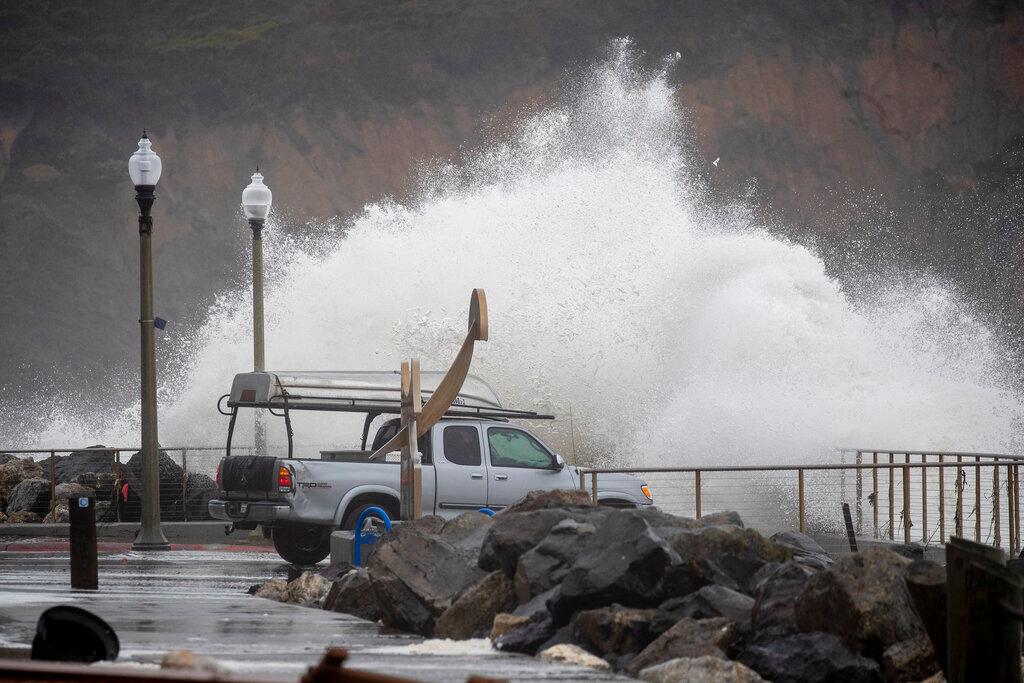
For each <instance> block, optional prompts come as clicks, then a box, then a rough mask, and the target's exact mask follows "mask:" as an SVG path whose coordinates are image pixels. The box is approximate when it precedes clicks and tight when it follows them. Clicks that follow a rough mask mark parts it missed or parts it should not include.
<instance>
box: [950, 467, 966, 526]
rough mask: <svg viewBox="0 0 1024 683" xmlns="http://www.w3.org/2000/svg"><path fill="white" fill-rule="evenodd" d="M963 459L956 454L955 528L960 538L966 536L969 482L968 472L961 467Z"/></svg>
mask: <svg viewBox="0 0 1024 683" xmlns="http://www.w3.org/2000/svg"><path fill="white" fill-rule="evenodd" d="M963 461H964V459H963V456H959V455H958V456H956V464H957V468H956V516H955V517H954V518H953V530H954V535H956V536H957V537H958V538H963V536H964V484H965V483H966V482H967V472H965V471H964V469H963V468H962V467H960V464H961V463H963Z"/></svg>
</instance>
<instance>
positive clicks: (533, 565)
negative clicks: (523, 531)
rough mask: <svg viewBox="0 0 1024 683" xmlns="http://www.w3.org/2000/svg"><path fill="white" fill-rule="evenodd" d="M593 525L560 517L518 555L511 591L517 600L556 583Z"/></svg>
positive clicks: (594, 529)
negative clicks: (513, 587) (535, 541)
mask: <svg viewBox="0 0 1024 683" xmlns="http://www.w3.org/2000/svg"><path fill="white" fill-rule="evenodd" d="M595 531H596V527H595V526H594V525H593V524H591V523H589V522H577V521H576V520H574V519H563V520H562V521H561V522H559V523H558V524H556V525H555V526H554V527H553V528H552V529H551V532H550V533H549V534H548V535H547V536H545V537H544V540H542V541H541V542H540V543H539V544H537V545H536V546H534V547H533V548H531V549H530V550H528V551H526V552H525V553H523V554H522V555H521V556H520V557H519V563H518V564H517V565H516V574H515V591H516V599H517V600H518V601H519V602H520V603H526V602H529V601H530V600H531V599H532V598H533V597H534V596H536V595H540V594H541V593H544V592H547V591H549V590H551V589H552V588H554V587H555V586H557V585H558V584H560V583H561V582H562V579H564V578H565V575H566V574H567V573H568V571H569V569H570V567H572V565H573V562H574V561H575V560H576V556H577V555H578V554H579V552H580V551H581V550H582V549H583V548H584V547H585V546H586V545H587V543H588V542H589V540H590V537H591V536H592V535H593V534H594V532H595Z"/></svg>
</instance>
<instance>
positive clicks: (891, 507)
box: [889, 453, 896, 541]
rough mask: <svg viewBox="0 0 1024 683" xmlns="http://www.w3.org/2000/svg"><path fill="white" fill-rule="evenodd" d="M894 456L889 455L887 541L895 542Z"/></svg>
mask: <svg viewBox="0 0 1024 683" xmlns="http://www.w3.org/2000/svg"><path fill="white" fill-rule="evenodd" d="M894 461H895V455H894V454H893V453H890V454H889V540H890V541H895V540H896V484H895V481H894V480H893V475H894V474H895V471H894V469H893V466H892V465H893V462H894Z"/></svg>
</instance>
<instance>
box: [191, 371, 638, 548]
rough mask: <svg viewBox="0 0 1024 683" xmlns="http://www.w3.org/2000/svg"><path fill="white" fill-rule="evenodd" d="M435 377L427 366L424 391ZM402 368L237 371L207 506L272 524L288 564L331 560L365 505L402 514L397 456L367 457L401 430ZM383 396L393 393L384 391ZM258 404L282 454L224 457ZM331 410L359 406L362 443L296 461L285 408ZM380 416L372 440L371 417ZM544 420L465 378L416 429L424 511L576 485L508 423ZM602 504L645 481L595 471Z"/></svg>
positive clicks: (553, 458)
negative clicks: (245, 411) (278, 425)
mask: <svg viewBox="0 0 1024 683" xmlns="http://www.w3.org/2000/svg"><path fill="white" fill-rule="evenodd" d="M439 380H440V373H422V384H423V393H424V394H429V393H430V392H431V390H432V388H433V386H436V382H437V381H439ZM398 387H399V377H398V374H397V373H385V372H381V373H354V372H344V373H340V372H339V373H324V372H317V373H243V374H240V375H237V376H236V377H235V380H234V383H233V385H232V389H231V394H228V395H226V396H225V397H222V401H223V399H224V398H227V408H228V410H226V411H225V410H223V409H222V412H224V413H226V414H227V415H229V416H230V417H231V424H230V426H229V429H228V446H227V452H228V457H225V458H224V459H223V460H222V461H221V463H220V466H219V467H218V474H217V483H218V485H219V488H220V489H221V493H220V495H219V496H218V497H217V498H216V499H214V500H212V501H210V503H209V510H210V514H211V515H212V516H213V517H214V518H216V519H222V520H226V521H230V522H232V523H233V525H234V527H235V528H238V529H253V528H256V526H257V525H262V526H264V528H268V527H269V529H270V534H271V536H272V538H273V540H274V547H275V548H276V549H277V552H278V553H279V554H280V555H281V557H282V558H284V559H285V560H287V561H288V562H292V563H295V564H300V565H304V564H312V563H316V562H319V561H320V560H322V559H323V558H324V557H326V556H327V554H328V552H329V549H330V534H331V532H332V531H333V530H335V529H338V528H342V529H352V528H353V527H354V526H355V523H356V519H357V518H358V517H359V515H360V514H361V513H362V512H363V511H364V510H366V509H367V508H369V507H372V506H377V507H381V508H383V509H384V510H385V511H386V512H387V513H388V515H389V516H390V517H391V518H392V519H397V518H398V514H399V464H398V460H397V458H396V457H393V456H389V457H388V459H383V460H381V459H378V460H373V461H371V460H369V459H368V457H369V455H370V454H371V453H372V452H373V451H375V450H376V449H377V448H379V447H380V446H382V445H383V444H385V443H387V441H388V440H389V439H390V438H391V437H392V436H394V435H395V433H396V432H397V430H398V428H399V420H398V418H394V417H392V418H390V419H389V418H388V416H389V415H394V414H395V413H397V412H398V411H399V409H400V406H399V404H398V400H397V398H396V397H395V396H396V394H397V392H398ZM389 394H390V396H389ZM244 407H252V408H262V409H265V410H268V411H269V412H271V413H272V414H274V415H276V416H278V417H281V418H284V421H285V426H286V433H287V435H288V450H289V453H288V455H287V456H283V457H277V456H271V455H267V456H247V455H236V456H232V455H231V454H230V453H231V437H232V434H233V431H234V423H235V419H236V417H237V415H238V409H239V408H244ZM294 410H333V411H341V412H361V413H365V414H366V418H365V421H364V425H363V434H362V441H361V443H360V448H359V449H357V450H324V451H321V453H320V458H318V459H307V458H293V457H290V456H291V451H292V445H291V443H292V438H291V435H292V429H291V421H290V413H291V411H294ZM381 417H383V418H384V421H383V424H380V426H379V427H378V429H377V431H376V435H375V436H374V438H373V440H372V442H370V443H369V447H367V446H368V443H367V440H368V435H369V431H370V427H371V425H372V424H373V423H374V422H375V421H376V420H377V419H378V418H381ZM516 418H519V419H550V416H545V415H539V414H537V413H531V412H527V411H517V410H511V409H506V408H503V407H502V406H501V405H500V403H499V402H498V399H497V397H496V396H495V395H494V392H493V391H491V389H490V387H488V386H487V385H486V384H485V383H484V382H483V381H482V380H480V379H479V378H476V377H473V376H470V377H468V378H467V380H466V383H465V384H464V385H463V389H462V393H460V395H459V398H458V399H457V400H456V402H455V404H453V406H452V407H451V409H450V410H449V411H448V413H446V415H445V417H444V418H443V419H442V420H441V421H439V422H438V423H437V424H435V425H434V426H433V427H432V428H431V430H430V431H429V432H428V433H426V434H424V435H423V436H421V437H420V439H419V444H418V450H419V453H420V456H421V458H422V466H423V469H422V472H423V492H422V505H423V514H435V515H441V516H445V517H450V516H455V515H457V514H459V513H461V512H464V511H466V510H479V509H480V508H484V507H488V508H491V509H492V510H495V511H497V510H500V509H501V508H503V507H506V506H508V505H511V504H512V503H514V502H516V501H517V500H519V499H520V498H522V497H523V496H525V495H526V494H527V493H529V492H530V491H534V490H538V489H570V488H578V487H579V485H580V480H579V476H580V475H579V469H578V468H576V467H572V466H568V465H566V463H565V461H564V460H563V458H562V456H561V455H558V454H556V453H554V452H552V450H551V449H550V448H548V447H547V446H546V445H545V444H544V443H543V442H542V441H541V440H540V439H539V438H537V437H536V436H535V435H533V434H531V433H530V432H529V431H528V430H526V429H524V428H522V427H519V426H518V425H514V424H512V423H511V422H510V420H512V419H516ZM597 497H598V502H599V503H601V504H603V505H612V506H623V507H627V506H628V507H632V506H640V505H650V504H651V503H652V499H651V496H650V491H649V489H648V487H647V485H646V484H645V483H644V482H642V481H641V480H639V479H637V478H636V477H632V476H629V475H620V476H617V477H613V476H610V475H605V476H602V477H601V478H600V480H599V488H598V492H597Z"/></svg>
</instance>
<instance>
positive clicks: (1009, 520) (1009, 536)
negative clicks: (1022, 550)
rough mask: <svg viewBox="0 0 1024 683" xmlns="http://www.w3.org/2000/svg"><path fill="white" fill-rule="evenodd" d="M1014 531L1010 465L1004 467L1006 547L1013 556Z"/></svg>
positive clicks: (1011, 469)
mask: <svg viewBox="0 0 1024 683" xmlns="http://www.w3.org/2000/svg"><path fill="white" fill-rule="evenodd" d="M1015 533H1016V530H1015V529H1014V528H1013V468H1012V467H1011V466H1010V465H1007V466H1006V547H1007V548H1009V551H1010V554H1011V555H1013V554H1014V553H1015V552H1016V551H1015V550H1014V543H1015V541H1014V535H1015Z"/></svg>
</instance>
